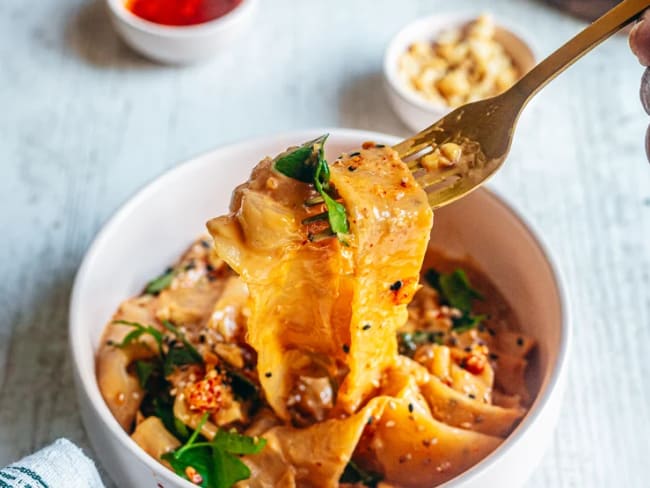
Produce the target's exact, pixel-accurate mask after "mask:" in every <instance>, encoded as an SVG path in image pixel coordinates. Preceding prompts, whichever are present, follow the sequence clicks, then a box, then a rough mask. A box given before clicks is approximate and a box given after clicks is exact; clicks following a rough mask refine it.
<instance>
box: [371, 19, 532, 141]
mask: <svg viewBox="0 0 650 488" xmlns="http://www.w3.org/2000/svg"><path fill="white" fill-rule="evenodd" d="M479 15H480V14H477V13H473V14H468V13H449V14H436V15H432V16H431V17H425V18H422V19H418V20H416V21H415V22H412V23H410V24H408V25H407V26H406V27H404V28H403V29H402V30H401V31H399V32H398V33H397V35H396V36H395V37H393V39H392V40H391V41H390V43H389V44H388V47H387V48H386V52H385V54H384V68H383V69H384V83H385V88H386V93H387V95H388V100H389V102H390V104H391V106H392V107H393V109H394V110H395V112H396V113H397V115H398V116H399V118H400V119H402V121H403V122H404V123H405V124H406V125H407V126H408V127H409V128H411V129H412V130H414V131H416V132H417V131H420V130H422V129H424V128H425V127H428V126H430V125H431V124H433V123H434V122H436V121H437V120H439V119H440V118H442V117H443V116H445V115H446V114H447V113H449V112H450V111H451V108H450V107H449V106H448V105H440V104H436V103H433V102H431V101H428V100H426V99H425V98H423V97H421V96H420V95H419V94H418V93H416V92H415V91H414V90H412V89H410V88H409V87H408V86H407V85H406V84H405V83H404V81H403V80H402V78H401V77H400V76H399V73H398V66H399V62H398V61H399V57H400V56H401V55H402V53H404V52H405V51H406V50H407V49H408V47H409V46H410V45H411V44H412V43H413V42H415V41H435V40H436V39H437V38H438V37H440V34H442V33H443V32H444V31H447V30H449V29H455V28H459V27H462V26H465V25H467V24H468V23H470V22H471V21H473V20H475V19H476V18H477V17H478V16H479ZM495 23H496V26H497V29H496V34H495V39H496V40H497V41H498V42H499V43H500V44H502V45H503V46H504V48H505V49H506V52H507V53H508V54H509V55H510V57H511V58H512V59H513V61H514V63H515V65H516V66H517V68H518V69H519V70H520V71H521V72H522V73H526V72H528V71H529V70H530V69H531V68H532V67H533V66H534V65H535V55H534V53H533V50H532V48H531V46H530V44H529V43H527V42H526V41H524V39H523V37H522V35H521V34H519V33H517V30H516V29H515V28H514V27H512V26H511V25H510V23H506V22H503V21H502V20H501V19H495Z"/></svg>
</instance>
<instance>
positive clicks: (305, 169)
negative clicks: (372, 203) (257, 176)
mask: <svg viewBox="0 0 650 488" xmlns="http://www.w3.org/2000/svg"><path fill="white" fill-rule="evenodd" d="M327 137H328V134H325V135H323V136H321V137H319V138H317V139H314V140H313V141H310V142H306V143H305V144H303V145H302V146H300V147H299V148H297V149H294V150H292V151H290V152H288V153H285V154H282V155H280V156H279V157H278V158H277V159H276V160H275V163H274V166H273V167H274V168H275V170H276V171H278V172H280V173H282V174H283V175H285V176H288V177H290V178H294V179H296V180H299V181H303V182H305V183H311V184H313V185H314V188H315V189H316V191H317V192H318V193H320V195H321V196H322V197H323V200H324V201H325V207H326V208H327V218H328V221H329V224H330V228H331V229H332V232H333V233H334V234H336V235H337V236H338V238H339V239H340V240H341V241H343V242H345V234H347V233H348V232H349V226H348V219H347V214H346V210H345V207H344V206H343V205H341V204H340V203H338V202H337V201H336V200H334V199H333V198H332V197H331V196H330V195H329V194H328V193H327V190H328V189H329V180H330V169H329V165H328V164H327V161H326V160H325V141H326V140H327Z"/></svg>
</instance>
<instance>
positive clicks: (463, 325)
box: [451, 314, 488, 334]
mask: <svg viewBox="0 0 650 488" xmlns="http://www.w3.org/2000/svg"><path fill="white" fill-rule="evenodd" d="M487 318H488V317H487V315H471V314H463V316H462V317H460V318H454V319H452V323H453V325H452V326H451V330H453V331H454V332H456V333H458V334H462V333H463V332H467V331H469V330H472V329H474V328H475V327H478V326H479V325H480V324H481V322H483V321H484V320H486V319H487Z"/></svg>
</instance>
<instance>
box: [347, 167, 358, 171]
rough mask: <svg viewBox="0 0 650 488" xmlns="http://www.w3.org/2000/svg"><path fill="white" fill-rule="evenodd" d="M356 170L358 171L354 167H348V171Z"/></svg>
mask: <svg viewBox="0 0 650 488" xmlns="http://www.w3.org/2000/svg"><path fill="white" fill-rule="evenodd" d="M356 170H357V168H355V167H354V166H348V171H350V172H352V171H356Z"/></svg>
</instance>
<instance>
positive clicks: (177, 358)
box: [163, 320, 203, 376]
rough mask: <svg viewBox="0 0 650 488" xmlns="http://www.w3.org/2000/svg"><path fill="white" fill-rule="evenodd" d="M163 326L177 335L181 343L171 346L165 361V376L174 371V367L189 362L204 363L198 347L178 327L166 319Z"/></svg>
mask: <svg viewBox="0 0 650 488" xmlns="http://www.w3.org/2000/svg"><path fill="white" fill-rule="evenodd" d="M163 326H164V327H165V328H166V329H167V330H169V331H170V332H171V333H172V334H174V335H175V336H176V338H177V339H178V341H179V342H180V345H179V344H178V343H177V344H173V345H172V346H170V348H169V350H168V351H167V354H165V358H164V361H163V371H164V373H165V376H169V375H170V374H172V373H173V372H174V369H175V368H177V367H179V366H184V365H187V364H201V363H203V356H201V354H200V353H199V352H198V351H197V350H196V348H195V347H194V346H193V345H192V343H190V341H188V340H187V338H186V337H185V335H184V334H183V333H182V332H181V331H180V330H178V329H177V328H176V326H175V325H174V324H172V323H171V322H169V321H167V320H164V321H163Z"/></svg>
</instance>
